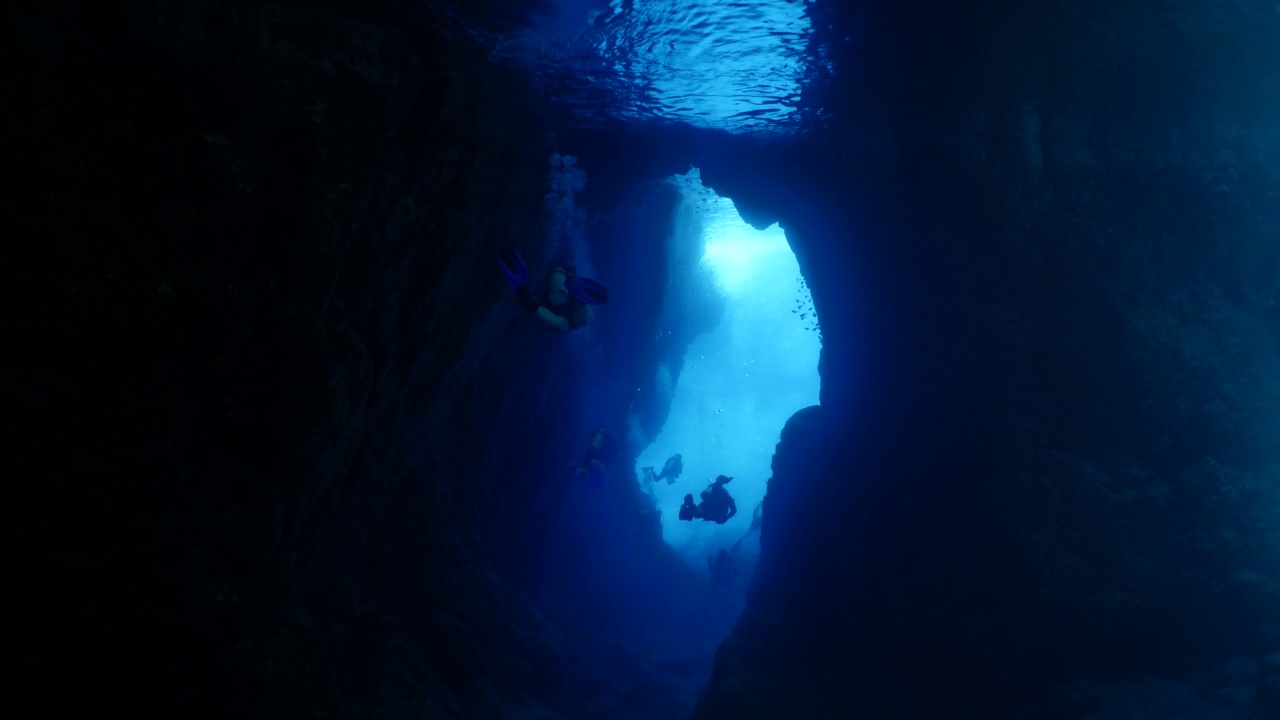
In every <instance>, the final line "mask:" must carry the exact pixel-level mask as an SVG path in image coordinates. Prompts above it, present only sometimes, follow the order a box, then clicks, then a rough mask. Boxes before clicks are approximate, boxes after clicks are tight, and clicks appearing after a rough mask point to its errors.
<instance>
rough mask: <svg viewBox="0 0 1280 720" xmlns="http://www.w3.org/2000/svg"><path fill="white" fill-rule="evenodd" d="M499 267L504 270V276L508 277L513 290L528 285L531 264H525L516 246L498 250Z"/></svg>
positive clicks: (507, 279)
mask: <svg viewBox="0 0 1280 720" xmlns="http://www.w3.org/2000/svg"><path fill="white" fill-rule="evenodd" d="M498 267H499V268H500V269H501V270H502V277H504V278H505V279H506V281H507V284H508V285H510V286H511V289H512V290H519V289H520V288H521V287H528V285H529V266H528V265H526V264H525V262H524V258H522V257H520V253H518V252H516V251H515V249H514V248H512V249H510V250H500V251H498Z"/></svg>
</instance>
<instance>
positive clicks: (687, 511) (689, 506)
mask: <svg viewBox="0 0 1280 720" xmlns="http://www.w3.org/2000/svg"><path fill="white" fill-rule="evenodd" d="M700 517H702V510H701V509H700V508H699V507H698V506H697V505H695V504H694V503H693V494H692V493H690V494H686V495H685V496H684V504H683V505H681V506H680V519H681V520H695V519H697V518H700Z"/></svg>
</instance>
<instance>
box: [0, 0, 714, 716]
mask: <svg viewBox="0 0 1280 720" xmlns="http://www.w3.org/2000/svg"><path fill="white" fill-rule="evenodd" d="M429 19H430V17H429V15H424V14H423V13H422V11H421V9H420V8H419V9H415V8H413V7H410V5H409V4H399V3H363V4H360V6H359V7H358V8H356V7H348V6H345V5H343V6H341V7H339V5H338V4H336V3H332V4H325V3H319V4H317V3H288V2H286V3H274V4H269V5H264V4H260V3H251V2H241V3H216V4H209V3H195V4H193V3H182V4H180V5H174V4H170V3H164V2H152V3H132V4H119V3H116V4H98V3H75V2H47V3H36V2H29V3H21V4H20V5H19V6H17V7H16V8H15V9H14V12H13V15H12V21H11V22H10V23H9V24H8V26H7V29H6V30H5V43H4V46H5V48H6V50H7V52H8V53H9V55H10V56H11V58H10V59H11V63H10V65H11V67H16V68H20V69H21V72H19V73H15V74H11V75H10V76H9V77H8V79H7V80H6V81H5V90H6V94H7V96H8V101H7V103H6V106H7V108H8V112H7V114H8V116H9V118H10V124H9V126H7V130H8V132H7V139H6V141H5V155H4V159H5V167H6V170H7V173H8V175H9V177H10V180H11V182H10V183H9V187H10V188H11V193H10V194H9V195H8V196H7V197H6V201H5V202H6V208H7V209H8V212H7V214H6V216H7V217H8V218H9V221H10V226H9V227H10V232H9V233H8V238H9V241H10V255H9V257H10V260H9V261H7V262H6V263H5V264H4V273H5V282H4V292H5V297H6V298H7V300H8V302H9V306H10V311H9V312H8V313H7V317H8V321H7V326H6V327H7V330H8V333H7V335H8V340H9V342H8V346H9V347H12V348H20V350H18V351H16V352H13V353H11V354H9V355H8V356H7V357H6V359H5V362H4V364H3V367H4V371H3V375H4V388H5V390H4V393H5V401H4V412H5V426H6V428H7V430H6V431H5V433H4V434H3V443H4V445H3V447H4V454H5V457H6V459H7V462H8V466H9V468H10V472H9V473H8V474H7V480H6V483H5V497H6V503H5V504H6V507H8V508H9V509H10V510H11V515H10V518H9V521H8V522H6V524H5V530H4V531H5V538H6V544H7V545H8V546H9V548H10V555H11V556H12V557H13V558H14V559H15V561H16V565H15V566H14V567H13V572H12V573H11V574H10V577H9V579H8V585H9V587H11V588H17V591H16V592H15V593H13V594H11V595H8V596H7V597H8V598H9V602H10V604H9V605H8V606H7V608H6V609H7V610H8V613H7V614H8V616H9V618H10V621H11V622H17V623H19V624H21V625H22V627H23V632H22V634H21V640H20V641H19V642H18V643H17V644H15V645H13V646H11V647H10V648H9V652H10V653H11V657H14V658H16V659H17V660H18V666H19V668H20V669H19V670H18V674H17V680H18V682H19V684H20V685H21V686H22V688H23V690H22V694H21V695H20V697H19V698H18V700H19V701H21V704H23V705H26V706H28V707H40V708H43V709H44V712H46V713H47V714H48V715H49V716H54V715H57V716H62V715H66V714H75V715H82V714H88V713H89V712H90V711H96V710H97V709H98V708H101V707H110V706H121V707H125V706H128V707H130V708H133V710H134V711H135V712H136V713H138V714H142V715H152V714H156V715H163V716H165V717H178V716H183V717H191V716H209V717H225V716H229V715H252V716H265V715H272V716H282V717H291V716H299V715H304V714H306V715H311V714H321V713H323V714H338V715H347V716H357V715H358V716H378V717H392V716H401V715H406V716H407V715H409V714H412V715H413V716H415V717H477V718H478V717H500V716H511V715H513V714H518V713H526V714H530V713H532V714H536V713H538V712H541V711H543V710H545V712H546V714H547V715H546V716H548V717H550V716H555V715H557V714H560V713H563V714H566V715H568V716H575V717H587V716H592V715H594V714H598V713H601V712H604V713H606V714H608V715H609V716H611V717H628V716H631V715H629V714H628V713H631V712H633V711H634V712H636V713H638V715H637V716H644V717H670V716H673V715H677V714H680V713H681V712H684V711H685V710H687V708H688V707H690V706H691V705H692V702H693V698H694V695H695V693H696V692H697V685H696V684H695V685H693V686H689V687H684V686H680V687H673V684H672V683H673V681H671V680H669V679H659V680H655V679H654V678H653V677H651V676H650V675H647V674H646V673H647V672H648V668H646V667H644V666H643V664H642V663H639V664H638V665H639V666H638V668H637V669H636V670H635V671H634V672H633V673H632V677H631V678H630V683H631V684H633V685H637V686H639V685H641V684H642V683H644V684H647V685H645V691H644V692H642V693H641V695H642V700H643V703H639V702H637V703H636V706H635V707H634V708H631V709H628V710H625V711H624V710H618V709H614V710H610V709H607V708H609V707H611V704H616V703H618V702H620V700H619V698H620V697H622V698H623V699H625V694H626V693H637V692H640V691H637V690H636V689H635V688H633V687H630V686H629V685H628V684H627V683H626V682H621V683H620V682H606V681H593V683H590V684H577V685H575V684H574V683H571V681H570V678H571V677H577V678H579V679H581V678H582V677H585V676H586V674H587V673H586V670H585V669H584V665H583V664H582V663H584V662H587V661H588V660H587V659H584V656H585V655H587V654H588V651H593V652H594V651H595V650H594V649H592V648H586V649H585V650H584V647H585V641H584V640H583V637H584V636H585V635H586V634H587V633H586V631H585V630H584V631H583V632H582V633H579V636H578V637H576V638H566V636H564V635H561V634H559V632H558V631H557V629H556V628H555V627H553V626H552V624H551V623H550V622H549V621H548V620H547V619H546V616H545V615H544V614H543V613H542V612H541V611H539V610H538V609H536V608H535V605H534V602H539V601H544V600H545V599H546V595H545V593H543V592H542V591H541V588H540V586H538V585H537V584H536V583H535V582H534V581H533V580H532V579H531V578H534V577H537V574H538V572H539V570H542V569H545V567H544V566H545V563H546V562H548V557H551V559H552V560H555V561H557V562H562V561H563V560H562V559H561V558H557V557H555V556H553V555H552V553H554V552H556V551H558V550H562V549H564V547H567V546H568V545H569V543H570V540H566V539H564V538H561V537H555V538H546V539H545V542H541V541H540V540H539V538H544V536H546V535H548V534H549V533H548V532H547V528H555V527H557V526H556V525H555V524H554V523H556V522H560V523H563V522H565V521H566V519H571V517H572V516H571V515H570V514H569V513H567V512H566V511H565V507H566V506H567V505H568V501H569V500H570V499H571V497H570V496H569V494H568V493H569V492H570V488H569V485H571V484H570V483H568V482H567V481H566V480H567V478H568V477H571V475H570V471H571V469H572V467H573V465H574V463H576V462H577V460H578V459H579V458H580V457H581V453H582V451H583V449H584V448H585V445H586V443H587V442H588V440H589V435H588V431H589V428H590V427H592V426H593V425H592V423H601V422H607V423H615V422H620V419H621V418H622V417H623V416H624V415H625V412H626V409H627V405H628V403H629V402H630V401H631V398H630V397H628V396H627V395H626V394H625V391H620V393H615V395H619V396H618V397H614V396H606V397H603V398H600V397H597V398H596V400H595V401H594V404H593V405H591V406H590V410H591V411H590V413H588V410H587V409H588V402H587V399H588V396H589V394H590V393H591V392H592V385H591V384H590V383H585V382H584V381H583V378H584V377H597V381H598V382H596V383H595V385H596V386H601V385H603V386H607V387H614V386H616V387H619V388H627V387H631V386H633V384H632V379H631V377H629V373H632V372H633V371H634V368H632V367H631V366H628V365H622V366H621V368H620V369H615V370H614V371H613V372H614V375H615V376H617V377H608V378H600V377H598V376H592V373H593V372H595V370H593V369H592V368H591V367H587V366H588V365H589V364H590V357H592V355H591V354H590V353H584V352H581V349H582V348H581V347H578V348H577V349H576V350H575V349H574V347H573V346H571V345H570V344H569V343H568V342H565V341H564V339H563V338H560V339H559V340H560V341H558V342H557V341H549V339H548V338H549V336H548V335H546V334H545V333H543V332H540V331H539V329H538V328H536V327H535V326H534V325H533V324H532V323H530V322H529V321H528V318H527V316H525V315H524V314H523V312H522V311H520V310H518V309H517V306H516V305H515V303H514V301H513V300H512V299H511V298H510V294H509V291H507V289H506V287H505V285H503V284H502V282H501V279H500V277H499V275H498V273H497V272H496V269H495V267H494V265H493V253H494V250H495V249H497V248H499V247H504V246H513V245H514V246H518V247H520V248H521V249H522V251H524V252H525V254H526V257H528V258H529V259H530V262H531V264H535V266H538V265H541V264H542V263H544V262H545V261H546V260H547V259H548V258H549V257H550V256H551V254H552V253H553V252H554V250H553V249H552V248H550V247H547V244H546V239H545V238H546V233H545V232H544V230H545V227H544V223H545V219H546V208H545V206H544V200H543V196H544V194H545V193H546V192H547V180H548V172H549V166H548V157H549V156H550V154H551V152H552V150H553V149H554V148H552V147H551V146H550V145H549V144H548V142H547V128H546V122H545V120H546V119H545V117H544V116H543V115H542V114H541V111H540V110H539V107H540V102H539V101H537V99H536V98H535V97H534V96H533V95H532V93H531V92H530V91H528V90H526V89H525V88H528V87H529V85H530V83H529V82H528V81H527V80H526V79H524V78H521V77H520V76H519V75H518V74H516V73H514V72H512V71H510V70H508V69H504V68H501V67H499V66H497V65H495V64H493V63H491V62H488V61H487V59H486V58H485V57H484V55H483V52H482V51H481V50H480V49H479V48H477V47H476V46H475V45H474V43H472V42H471V41H469V40H465V39H463V38H460V37H450V36H448V35H447V34H442V33H440V32H438V31H437V28H436V27H434V26H432V25H430V24H429V23H428V20H429ZM659 215H660V213H659ZM655 223H657V224H658V225H660V223H661V218H660V217H659V218H658V219H657V220H655ZM657 232H661V230H660V228H659V229H658V230H657ZM650 248H651V250H652V251H651V252H650V253H649V255H648V256H646V257H644V258H642V260H643V263H645V264H647V266H650V267H654V268H659V269H660V268H661V267H662V265H663V261H662V246H661V244H655V245H652V246H650ZM633 260H634V258H633ZM655 297H656V296H655ZM657 311H658V309H657V303H656V301H655V303H654V304H653V308H652V311H651V312H652V314H654V315H656V313H657ZM636 312H637V314H639V313H642V310H638V311H636ZM642 321H643V318H636V322H637V326H636V327H637V332H644V331H647V328H651V327H652V325H653V320H652V319H649V320H648V321H647V324H646V323H645V322H642ZM599 342H602V343H603V345H602V347H603V348H604V349H603V350H601V351H600V352H601V353H613V354H615V355H618V354H621V351H620V350H618V352H615V350H617V349H619V348H622V349H625V347H627V346H628V344H629V345H631V346H634V345H635V344H636V341H635V338H631V337H605V338H604V339H603V340H601V341H599ZM599 354H600V353H596V354H595V355H596V356H598V355H599ZM614 367H615V368H617V367H618V365H617V364H615V365H614ZM620 378H621V379H620ZM588 414H590V415H591V417H588ZM624 467H625V465H624ZM549 478H552V479H556V480H557V482H551V481H549V480H548V479H549ZM628 488H629V489H630V490H629V491H628ZM637 495H638V493H637V492H636V491H635V488H634V486H632V485H629V484H622V483H620V482H619V483H618V484H616V485H614V486H612V489H611V490H609V491H608V492H605V493H600V494H598V495H597V496H596V501H597V502H600V503H603V504H606V505H607V504H609V503H613V504H615V505H617V506H618V507H617V508H614V509H610V510H609V513H610V516H613V517H619V518H634V521H623V520H619V521H618V522H615V523H613V524H611V525H609V526H608V527H605V528H591V527H589V528H586V529H584V530H582V533H588V532H590V531H592V530H593V529H594V530H595V531H596V533H597V534H596V535H595V536H593V537H591V538H587V539H584V538H582V537H577V538H576V540H577V543H578V545H579V546H584V547H598V546H600V545H601V544H604V543H607V542H614V543H615V545H616V544H618V542H619V541H618V540H617V538H618V537H619V536H621V537H625V538H630V539H631V543H632V545H633V546H634V547H635V548H636V549H635V550H634V553H635V554H636V556H637V557H638V558H640V559H642V560H643V562H645V563H648V564H649V565H652V566H654V567H653V568H652V569H651V574H652V575H655V576H660V577H669V578H676V581H673V582H674V583H675V584H677V585H678V584H679V582H677V581H683V582H686V584H688V585H689V586H690V587H693V584H692V582H691V581H690V579H689V577H688V571H687V570H684V569H683V566H682V565H679V563H678V561H676V560H675V559H674V558H671V557H670V556H669V555H666V554H663V553H662V552H660V551H661V547H662V546H661V541H660V537H659V536H658V534H657V530H656V525H655V524H654V522H653V521H654V518H653V517H652V516H651V515H650V516H645V515H643V514H641V513H640V509H641V507H642V506H641V503H640V501H639V498H638V497H637ZM601 512H602V513H603V512H604V511H603V510H602V511H601ZM571 539H572V538H571ZM587 541H590V542H595V543H596V544H597V545H596V546H589V545H585V543H586V542H587ZM540 542H541V544H540ZM575 547H576V546H575ZM614 559H615V558H603V559H599V560H598V561H597V562H595V564H594V565H591V566H590V567H589V568H588V569H593V568H596V567H598V566H600V565H602V564H603V563H604V561H605V560H614ZM664 563H665V565H664ZM682 573H683V574H682ZM615 574H619V575H620V574H621V573H615ZM635 577H639V575H637V574H635V573H633V574H632V577H631V578H630V579H628V578H613V579H600V578H592V577H589V576H587V575H584V574H581V573H579V574H573V573H569V572H564V573H562V574H561V575H560V576H559V577H558V578H557V580H558V585H557V587H558V588H559V590H560V591H561V592H562V593H566V594H567V595H569V596H571V597H578V596H582V599H579V600H577V602H579V604H580V605H590V604H591V601H590V599H589V598H590V595H589V593H587V592H586V591H585V590H584V589H583V587H584V586H585V585H588V584H591V583H594V584H595V588H596V591H597V592H598V593H600V594H603V595H605V597H603V598H600V597H597V598H596V599H595V602H596V604H599V605H604V606H607V607H614V606H615V605H616V603H613V602H612V601H613V598H612V597H609V596H608V593H622V592H623V591H624V590H626V586H625V583H626V582H627V581H631V582H634V578H635ZM549 584H550V583H548V585H549ZM619 586H621V587H622V589H621V590H620V589H618V588H619ZM677 600H678V601H679V602H685V601H686V600H685V598H683V597H679V598H677ZM674 601H676V600H673V602H674ZM565 605H566V607H568V606H569V603H567V602H566V603H565ZM624 610H626V608H618V609H617V613H621V612H623V611H624ZM566 612H567V611H566ZM597 614H599V613H597ZM654 615H656V613H650V616H651V618H652V616H654ZM615 618H616V616H615ZM657 619H659V618H652V620H654V621H656V620H657ZM602 623H603V621H601V620H598V619H597V618H592V622H591V623H590V624H589V627H588V629H594V628H597V627H598V626H599V624H602ZM650 624H651V623H650V622H649V621H646V622H640V623H638V624H637V629H636V633H644V632H646V631H648V629H649V628H650ZM619 642H620V643H621V644H622V648H621V649H619V650H617V651H616V654H618V655H619V656H622V657H624V658H626V657H630V656H629V655H628V653H632V652H634V647H632V646H628V645H626V642H625V639H624V640H623V641H619ZM575 643H576V644H575ZM702 652H703V654H704V655H705V656H709V653H710V646H708V648H706V649H705V650H703V651H702ZM597 672H598V673H604V672H612V667H611V666H605V667H604V669H603V670H599V671H597ZM703 672H705V670H704V671H703ZM685 674H686V675H688V673H685ZM689 676H690V677H694V678H696V677H697V675H696V673H694V674H692V675H689ZM681 682H683V681H681Z"/></svg>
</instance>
